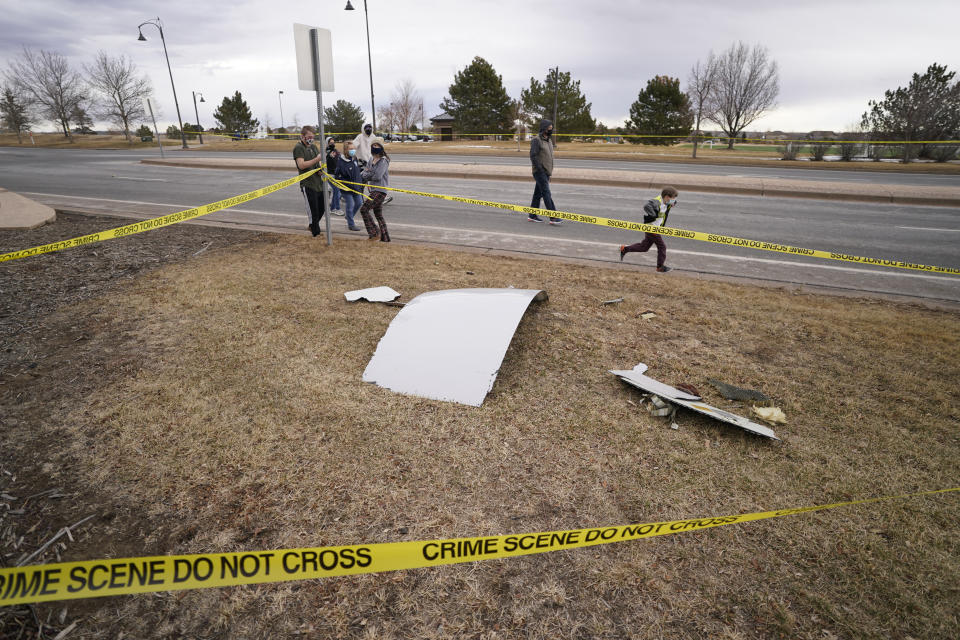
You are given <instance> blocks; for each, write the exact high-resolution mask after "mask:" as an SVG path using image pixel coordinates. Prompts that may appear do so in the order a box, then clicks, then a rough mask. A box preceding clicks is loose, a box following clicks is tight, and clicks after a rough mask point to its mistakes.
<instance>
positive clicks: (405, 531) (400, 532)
mask: <svg viewBox="0 0 960 640" xmlns="http://www.w3.org/2000/svg"><path fill="white" fill-rule="evenodd" d="M409 531H410V530H409V529H407V528H406V527H400V528H399V529H397V532H398V533H399V534H400V535H402V536H405V535H407V532H409Z"/></svg>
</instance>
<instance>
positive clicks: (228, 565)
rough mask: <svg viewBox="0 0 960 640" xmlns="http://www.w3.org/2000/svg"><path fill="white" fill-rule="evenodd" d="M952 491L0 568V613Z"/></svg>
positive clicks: (580, 543)
mask: <svg viewBox="0 0 960 640" xmlns="http://www.w3.org/2000/svg"><path fill="white" fill-rule="evenodd" d="M952 491H960V487H954V488H952V489H938V490H935V491H921V492H917V493H908V494H904V495H897V496H884V497H881V498H868V499H865V500H850V501H847V502H836V503H833V504H823V505H818V506H814V507H799V508H793V509H780V510H777V511H760V512H756V513H744V514H740V515H733V516H720V517H710V518H691V519H687V520H668V521H665V522H649V523H646V524H630V525H621V526H612V527H599V528H590V529H568V530H566V531H546V532H537V533H523V534H509V535H496V536H485V537H478V538H450V539H447V540H420V541H412V542H387V543H376V544H361V545H346V546H339V547H310V548H300V549H275V550H271V551H236V552H230V553H200V554H191V555H176V556H148V557H139V558H109V559H102V560H86V561H82V562H58V563H56V564H46V565H32V566H27V567H15V568H12V569H0V606H6V605H13V604H21V603H33V602H47V601H52V600H71V599H77V598H99V597H103V596H116V595H123V594H130V593H150V592H158V591H181V590H185V589H207V588H211V587H228V586H235V585H243V584H266V583H274V582H288V581H292V580H312V579H316V578H330V577H334V576H347V575H357V574H366V573H381V572H385V571H400V570H403V569H417V568H423V567H435V566H440V565H449V564H460V563H465V562H476V561H479V560H493V559H496V558H512V557H515V556H525V555H532V554H535V553H547V552H550V551H560V550H564V549H577V548H581V547H592V546H596V545H601V544H610V543H612V542H624V541H627V540H639V539H641V538H652V537H655V536H666V535H672V534H675V533H686V532H688V531H701V530H703V529H711V528H714V527H721V526H724V525H729V524H739V523H743V522H753V521H755V520H766V519H769V518H779V517H783V516H789V515H794V514H798V513H809V512H812V511H823V510H825V509H835V508H837V507H845V506H850V505H857V504H869V503H874V502H881V501H885V500H894V499H898V498H912V497H917V496H929V495H933V494H938V493H948V492H952Z"/></svg>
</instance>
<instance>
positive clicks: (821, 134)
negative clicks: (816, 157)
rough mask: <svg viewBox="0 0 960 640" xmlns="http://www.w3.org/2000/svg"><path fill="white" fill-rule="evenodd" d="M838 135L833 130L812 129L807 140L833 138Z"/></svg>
mask: <svg viewBox="0 0 960 640" xmlns="http://www.w3.org/2000/svg"><path fill="white" fill-rule="evenodd" d="M836 137H837V134H836V133H834V132H833V131H811V132H810V133H808V134H807V140H833V139H835V138H836Z"/></svg>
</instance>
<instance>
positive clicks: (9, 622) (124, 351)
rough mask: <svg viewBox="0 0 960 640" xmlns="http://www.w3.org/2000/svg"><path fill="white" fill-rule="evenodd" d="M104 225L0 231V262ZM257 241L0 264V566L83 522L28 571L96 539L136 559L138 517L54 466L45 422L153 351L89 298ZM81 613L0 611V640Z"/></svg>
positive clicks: (193, 237)
mask: <svg viewBox="0 0 960 640" xmlns="http://www.w3.org/2000/svg"><path fill="white" fill-rule="evenodd" d="M116 225H117V220H116V218H107V217H98V216H86V215H75V214H63V213H61V214H58V215H57V220H56V221H55V222H54V223H51V224H48V225H45V226H43V227H40V228H38V229H30V230H20V231H18V230H3V231H0V253H4V252H7V251H11V250H16V249H23V248H27V247H32V246H37V245H41V244H45V243H48V242H56V241H59V240H65V239H68V238H74V237H77V236H82V235H86V234H89V233H93V232H96V231H102V230H104V229H109V228H111V227H114V226H116ZM257 237H258V234H256V233H251V232H245V231H235V230H231V229H219V228H212V227H203V228H198V227H195V226H187V225H179V226H174V227H168V228H166V229H165V230H164V231H163V232H161V233H151V234H141V235H135V236H131V237H128V238H125V239H124V240H123V241H122V242H116V241H115V242H105V243H102V244H98V245H96V246H95V247H89V248H84V249H81V250H77V251H71V250H67V251H60V252H57V253H51V254H45V255H42V256H38V257H35V258H29V259H24V260H15V261H11V262H6V263H3V264H2V265H0V407H2V408H3V410H2V412H0V427H2V429H3V432H2V435H0V442H2V450H3V456H2V459H0V491H2V492H3V493H4V494H6V495H7V496H10V497H12V498H14V499H8V500H4V501H3V502H0V532H2V534H3V535H2V537H0V545H3V547H4V549H3V553H2V554H0V566H14V565H15V564H16V563H17V561H18V560H20V559H23V558H24V557H25V556H27V555H29V554H30V553H32V552H33V551H35V550H37V549H38V548H39V547H41V546H42V545H43V544H44V543H45V542H46V541H49V540H50V539H51V538H53V537H54V536H55V535H56V534H57V532H58V531H59V530H60V529H62V528H63V527H67V526H70V525H72V524H75V523H77V522H79V521H81V520H83V519H84V518H85V517H86V516H88V515H92V514H95V515H96V518H95V519H94V521H91V522H89V524H86V523H85V526H83V525H82V526H81V528H78V530H72V531H71V535H70V536H69V537H63V536H62V537H61V538H60V539H59V540H58V541H57V542H56V543H54V544H53V545H51V547H50V548H49V549H48V551H46V552H45V553H43V554H42V555H40V556H39V557H38V558H37V559H36V560H34V561H32V563H36V562H41V561H46V562H51V561H56V560H58V559H60V557H61V555H62V553H65V552H67V551H68V550H69V556H70V557H77V558H79V557H97V556H99V555H102V554H103V553H104V552H105V551H106V549H105V548H104V546H103V544H102V543H103V540H102V538H101V537H100V536H102V535H104V534H105V535H107V536H109V537H110V538H111V542H110V544H109V545H108V548H112V549H111V553H116V554H119V555H136V554H140V553H143V545H142V542H141V540H140V539H139V534H140V532H141V530H142V528H143V526H144V525H145V524H146V521H145V520H144V519H143V518H142V517H141V515H140V514H137V515H136V516H134V517H130V512H129V509H128V508H127V507H125V506H124V505H122V504H120V503H118V502H117V501H116V500H113V499H111V497H110V496H109V495H107V494H105V493H103V492H102V491H100V490H99V489H98V488H97V487H93V486H90V485H89V484H88V482H87V481H86V479H85V478H84V477H83V474H79V473H77V471H76V469H75V467H74V461H73V460H72V459H70V458H66V457H64V456H63V454H64V453H66V451H67V449H66V448H65V447H64V445H65V444H66V441H67V440H65V438H68V436H67V434H66V431H65V430H64V428H63V425H62V424H59V423H58V422H57V420H56V418H55V417H54V414H55V413H56V412H57V411H61V410H62V409H63V408H64V407H71V406H74V405H76V404H79V403H82V399H83V398H85V397H87V396H89V395H90V394H92V393H95V392H96V391H97V390H98V389H101V388H103V387H105V386H109V385H111V384H113V383H115V382H116V381H117V380H122V379H124V378H125V377H127V376H131V375H133V374H134V373H135V372H136V371H138V370H139V369H140V368H141V366H142V365H143V363H144V362H145V361H149V359H150V358H151V357H152V355H153V354H155V353H156V351H157V350H156V348H155V347H152V346H151V343H150V340H148V339H145V336H143V334H142V332H141V329H142V327H141V326H139V322H138V321H137V320H136V319H132V318H121V317H117V316H114V315H112V314H110V313H109V312H104V307H103V304H98V303H97V302H96V300H97V299H102V300H104V301H106V300H109V298H110V297H111V296H122V295H123V288H124V286H125V285H127V284H129V283H130V282H131V281H133V280H134V279H135V278H136V277H137V276H139V275H142V274H144V273H147V272H150V271H151V270H153V269H156V268H158V267H160V266H162V265H165V264H170V263H175V262H181V261H189V260H194V259H196V256H195V254H196V253H197V252H200V255H202V254H203V253H206V252H207V251H217V250H218V249H222V248H225V247H228V246H236V245H237V244H240V243H245V242H250V241H255V240H256V238H257ZM91 301H92V302H91ZM86 302H89V304H84V303H86ZM37 494H41V495H37ZM31 496H33V497H31ZM94 526H96V531H97V533H96V536H95V537H91V532H92V531H93V530H94ZM88 608H89V606H88V604H87V603H82V602H77V603H68V605H67V606H65V607H57V608H56V610H55V611H54V610H53V609H52V608H47V610H46V612H45V613H44V616H37V615H35V613H34V612H31V611H29V610H28V609H27V608H24V607H19V608H16V609H15V610H8V611H6V612H5V613H6V614H7V615H6V616H4V617H0V637H2V638H6V637H8V635H4V634H9V637H20V635H19V634H20V632H21V630H22V631H23V633H25V634H26V633H27V632H28V631H31V632H33V633H36V632H37V631H38V630H39V629H40V625H44V626H43V630H44V632H45V633H53V634H55V633H56V632H57V631H58V630H60V629H62V628H64V627H66V626H67V625H68V624H69V620H68V619H67V617H68V616H67V615H66V614H65V613H64V612H67V611H69V612H71V616H70V617H73V616H75V615H76V614H77V612H81V611H84V610H87V609H88ZM50 613H53V614H55V615H53V616H52V617H51V616H50V615H48V614H50ZM61 613H63V614H64V615H63V616H61ZM22 637H28V636H27V635H24V636H22Z"/></svg>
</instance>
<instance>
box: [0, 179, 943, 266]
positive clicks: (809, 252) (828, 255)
mask: <svg viewBox="0 0 960 640" xmlns="http://www.w3.org/2000/svg"><path fill="white" fill-rule="evenodd" d="M317 171H320V172H321V173H322V174H323V177H324V180H327V181H329V182H331V183H333V184H335V185H336V186H338V187H339V188H341V189H346V190H347V191H351V192H353V193H359V195H361V196H362V197H363V198H365V199H369V197H368V196H366V195H364V194H363V187H366V186H367V185H366V184H364V183H360V182H350V181H349V180H336V179H334V178H333V177H332V176H330V174H328V173H327V172H326V171H325V170H324V169H323V168H318V169H314V170H313V171H310V172H307V173H303V174H300V175H298V176H295V177H293V178H289V179H288V180H284V181H283V182H278V183H276V184H273V185H270V186H268V187H263V188H262V189H256V190H254V191H250V192H248V193H245V194H242V195H239V196H234V197H232V198H227V199H225V200H220V201H219V202H213V203H210V204H207V205H204V206H201V207H196V208H194V209H186V210H184V211H179V212H177V213H171V214H168V215H165V216H160V217H158V218H153V219H151V220H144V221H142V222H136V223H133V224H129V225H125V226H122V227H117V228H115V229H109V230H107V231H100V232H98V233H92V234H89V235H86V236H81V237H79V238H72V239H70V240H62V241H59V242H52V243H49V244H46V245H41V246H39V247H33V248H31V249H23V250H21V251H13V252H11V253H5V254H2V255H0V262H5V261H7V260H16V259H18V258H26V257H29V256H34V255H39V254H42V253H50V252H53V251H60V250H61V249H69V248H71V247H79V246H83V245H87V244H91V243H94V242H101V241H103V240H110V239H112V238H119V237H123V236H128V235H132V234H134V233H141V232H143V231H149V230H151V229H157V228H159V227H164V226H167V225H171V224H175V223H177V222H184V221H185V220H190V219H192V218H197V217H200V216H203V215H206V214H208V213H214V212H215V211H220V210H222V209H228V208H230V207H233V206H236V205H238V204H241V203H243V202H248V201H250V200H253V199H255V198H259V197H261V196H265V195H267V194H269V193H273V192H274V191H278V190H280V189H284V188H286V187H289V186H290V185H292V184H296V183H297V182H300V181H301V180H303V179H304V178H307V177H309V176H311V175H313V174H314V173H316V172H317ZM346 185H355V186H358V187H360V191H354V190H353V189H351V188H349V187H347V186H346ZM378 188H379V189H384V190H386V191H396V192H398V193H409V194H412V195H416V196H423V197H427V198H438V199H441V200H449V201H451V202H463V203H466V204H474V205H478V206H482V207H494V208H497V209H504V210H507V211H517V212H519V213H528V214H529V213H532V214H544V213H549V214H550V215H551V216H552V217H555V218H563V219H564V220H571V221H573V222H581V223H583V224H594V225H598V226H602V227H610V228H614V229H623V230H628V231H643V232H647V233H656V234H660V235H664V236H673V237H677V238H686V239H688V240H698V241H701V242H712V243H715V244H722V245H728V246H735V247H746V248H748V249H757V250H760V251H774V252H777V253H787V254H792V255H800V256H809V257H813V258H821V259H825V260H840V261H843V262H855V263H859V264H870V265H876V266H881V267H891V268H897V269H911V270H914V271H925V272H928V273H942V274H949V275H960V268H956V267H941V266H935V265H925V264H917V263H913V262H905V261H902V260H887V259H884V258H870V257H866V256H855V255H849V254H845V253H838V252H833V251H822V250H819V249H805V248H803V247H794V246H790V245H785V244H779V243H776V242H767V241H765V240H752V239H749V238H738V237H736V236H725V235H721V234H716V233H707V232H703V231H690V230H688V229H678V228H675V227H658V226H654V225H650V224H644V223H642V222H631V221H628V220H618V219H616V218H604V217H600V216H588V215H584V214H580V213H570V212H567V211H546V212H545V210H543V209H534V208H532V207H525V206H522V205H517V204H508V203H505V202H494V201H490V200H478V199H476V198H465V197H462V196H450V195H445V194H440V193H429V192H426V191H413V190H411V189H397V188H394V187H378Z"/></svg>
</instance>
